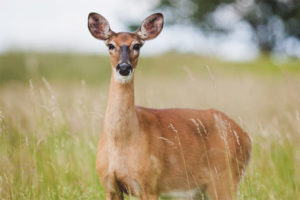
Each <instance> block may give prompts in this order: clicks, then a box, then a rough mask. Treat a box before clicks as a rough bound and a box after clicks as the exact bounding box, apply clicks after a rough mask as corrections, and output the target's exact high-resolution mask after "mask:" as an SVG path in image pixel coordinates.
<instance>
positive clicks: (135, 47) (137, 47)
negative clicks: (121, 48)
mask: <svg viewBox="0 0 300 200" xmlns="http://www.w3.org/2000/svg"><path fill="white" fill-rule="evenodd" d="M141 46H142V45H141V44H135V45H133V49H134V50H137V51H138V50H140V48H141Z"/></svg>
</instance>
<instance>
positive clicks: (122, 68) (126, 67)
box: [117, 63, 132, 76]
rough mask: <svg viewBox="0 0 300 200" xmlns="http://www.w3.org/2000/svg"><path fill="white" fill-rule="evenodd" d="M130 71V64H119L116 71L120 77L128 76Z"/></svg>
mask: <svg viewBox="0 0 300 200" xmlns="http://www.w3.org/2000/svg"><path fill="white" fill-rule="evenodd" d="M131 70H132V67H131V65H130V64H127V63H121V64H118V65H117V71H119V73H120V74H121V75H122V76H128V75H129V74H130V72H131Z"/></svg>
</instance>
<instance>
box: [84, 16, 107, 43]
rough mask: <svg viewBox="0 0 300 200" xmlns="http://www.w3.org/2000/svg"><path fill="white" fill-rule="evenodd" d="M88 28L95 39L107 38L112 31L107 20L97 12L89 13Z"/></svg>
mask: <svg viewBox="0 0 300 200" xmlns="http://www.w3.org/2000/svg"><path fill="white" fill-rule="evenodd" d="M88 28H89V31H90V33H91V34H92V35H93V36H94V37H95V38H97V39H100V40H107V39H108V38H109V37H110V36H111V35H112V34H113V31H112V30H111V29H110V26H109V23H108V21H107V20H106V19H105V18H104V17H103V16H102V15H100V14H98V13H90V14H89V16H88Z"/></svg>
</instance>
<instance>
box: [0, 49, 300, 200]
mask: <svg viewBox="0 0 300 200" xmlns="http://www.w3.org/2000/svg"><path fill="white" fill-rule="evenodd" d="M109 79H110V68H109V60H108V58H107V57H101V56H96V55H75V54H54V53H48V54H37V53H6V54H4V55H0V199H104V191H103V189H102V187H101V185H100V183H99V181H98V178H97V174H96V170H95V155H96V146H97V140H98V138H99V135H100V134H101V129H102V121H103V117H104V116H103V115H104V111H105V107H106V103H107V102H106V101H107V96H108V84H109ZM135 84H136V85H135V87H136V92H135V93H136V104H138V105H143V106H147V107H156V108H166V107H191V108H197V109H207V108H211V107H214V108H217V109H220V110H222V111H224V112H225V113H227V114H228V115H229V116H230V117H231V118H233V119H234V120H235V121H237V122H238V123H239V124H240V125H241V127H242V128H243V129H244V130H246V131H247V132H248V133H249V135H250V136H251V137H252V140H253V152H252V159H251V162H250V165H249V167H248V169H247V171H246V175H245V177H244V179H243V180H242V182H241V184H240V188H239V199H262V200H264V199H274V200H279V199H283V200H294V199H295V200H297V199H300V170H299V169H300V156H299V155H300V61H299V60H286V61H284V62H283V61H278V60H277V61H276V60H269V59H268V57H264V56H263V57H261V58H259V59H258V60H255V61H252V62H247V63H234V62H225V61H220V60H217V59H215V58H208V57H199V56H196V55H178V54H176V53H168V54H164V55H161V56H157V57H147V58H142V59H141V61H140V65H139V67H138V70H137V74H136V82H135Z"/></svg>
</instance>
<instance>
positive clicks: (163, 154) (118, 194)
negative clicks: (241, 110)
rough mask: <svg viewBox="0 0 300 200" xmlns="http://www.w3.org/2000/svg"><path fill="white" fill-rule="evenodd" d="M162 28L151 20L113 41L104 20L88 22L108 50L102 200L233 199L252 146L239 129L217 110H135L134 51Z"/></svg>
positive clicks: (156, 17)
mask: <svg viewBox="0 0 300 200" xmlns="http://www.w3.org/2000/svg"><path fill="white" fill-rule="evenodd" d="M163 22H164V20H163V15H162V14H160V13H156V14H153V15H151V16H149V17H147V18H146V19H145V20H144V21H143V22H142V25H141V26H140V28H139V29H138V30H137V31H136V32H135V33H128V32H119V33H115V32H113V31H112V30H111V29H110V26H109V23H108V21H107V20H106V19H105V18H104V17H103V16H101V15H99V14H97V13H90V14H89V16H88V27H89V30H90V32H91V34H92V35H93V36H94V37H95V38H97V39H100V40H104V41H105V44H106V45H107V47H108V49H109V54H110V63H111V69H112V74H111V83H110V90H109V99H108V105H107V109H106V112H105V119H104V127H103V133H102V134H101V137H100V140H99V144H98V153H97V162H96V167H97V171H98V174H99V178H100V180H101V183H102V184H103V187H104V188H105V191H106V199H107V200H120V199H123V198H124V194H128V195H132V196H135V197H137V198H138V199H142V200H148V199H149V200H157V199H158V198H159V197H160V196H161V195H165V196H171V197H176V196H177V197H180V198H188V199H204V198H208V197H209V198H210V199H233V198H235V197H236V192H237V189H238V182H239V180H240V179H241V177H242V174H243V172H244V170H245V167H246V165H247V163H248V161H249V158H250V153H251V140H250V138H249V136H248V135H247V133H246V132H244V131H243V130H242V129H241V128H240V127H239V125H237V123H235V122H234V121H233V120H232V119H230V118H229V117H227V116H226V115H225V114H223V113H222V112H220V111H217V110H215V109H209V110H195V109H179V108H173V109H152V108H144V107H139V106H135V104H134V72H135V70H136V67H137V64H138V57H139V51H140V48H141V47H142V46H143V44H144V42H145V41H146V40H150V39H154V38H155V37H156V36H158V34H159V33H160V32H161V30H162V28H163Z"/></svg>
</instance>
